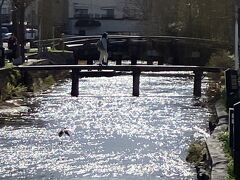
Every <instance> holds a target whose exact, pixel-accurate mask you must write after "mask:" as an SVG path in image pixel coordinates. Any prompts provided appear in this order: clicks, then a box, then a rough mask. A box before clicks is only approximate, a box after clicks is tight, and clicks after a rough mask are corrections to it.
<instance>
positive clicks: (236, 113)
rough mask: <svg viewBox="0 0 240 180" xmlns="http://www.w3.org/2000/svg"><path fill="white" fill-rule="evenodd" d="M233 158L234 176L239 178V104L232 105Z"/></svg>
mask: <svg viewBox="0 0 240 180" xmlns="http://www.w3.org/2000/svg"><path fill="white" fill-rule="evenodd" d="M233 107H234V126H233V132H234V133H233V135H234V136H233V158H234V174H235V176H236V177H237V179H238V178H240V102H238V103H236V104H234V106H233Z"/></svg>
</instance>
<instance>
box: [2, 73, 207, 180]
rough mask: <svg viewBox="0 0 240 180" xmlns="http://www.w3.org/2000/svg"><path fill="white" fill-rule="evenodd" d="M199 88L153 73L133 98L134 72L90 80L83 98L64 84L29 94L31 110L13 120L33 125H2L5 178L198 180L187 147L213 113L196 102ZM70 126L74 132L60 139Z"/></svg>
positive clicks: (82, 85) (189, 81) (82, 88)
mask: <svg viewBox="0 0 240 180" xmlns="http://www.w3.org/2000/svg"><path fill="white" fill-rule="evenodd" d="M203 86H204V87H206V84H203ZM192 87H193V79H191V78H183V77H182V78H180V77H176V78H173V77H148V76H146V77H141V85H140V97H132V95H131V94H132V77H131V76H122V77H112V78H105V77H102V78H88V79H81V80H80V89H79V90H80V92H79V94H80V96H79V97H78V98H76V97H70V95H69V93H70V91H71V82H70V81H66V82H64V83H61V84H60V85H58V86H56V87H54V88H53V90H52V91H51V92H49V93H42V94H40V95H38V96H37V97H35V98H32V99H29V102H30V104H31V108H32V111H31V112H29V113H28V114H22V117H21V118H19V117H16V118H15V120H14V121H17V120H21V121H22V122H28V123H26V124H24V123H22V124H21V125H17V123H16V126H13V125H5V126H3V127H2V128H1V129H0V140H1V145H0V150H1V154H0V161H1V165H0V177H1V178H5V179H16V178H24V179H69V178H71V179H75V178H76V179H79V178H80V179H95V178H98V179H99V178H101V179H132V180H134V179H151V180H152V179H166V180H167V179H196V178H195V176H196V175H195V170H194V168H193V167H192V166H191V165H190V164H188V163H187V162H186V161H185V157H186V151H187V147H188V145H189V143H191V142H192V141H193V140H194V138H195V137H203V134H201V133H200V132H198V131H197V128H196V127H198V128H201V129H202V130H204V131H205V127H206V126H207V120H208V118H209V117H210V116H211V111H209V110H208V109H207V108H202V107H194V106H193V105H192V104H193V102H194V98H193V96H192V91H193V90H192ZM29 122H31V123H29ZM64 127H67V128H70V129H72V132H70V133H71V136H70V137H68V136H63V137H61V138H59V137H58V135H57V133H58V132H59V130H60V129H62V128H64ZM194 127H195V128H194Z"/></svg>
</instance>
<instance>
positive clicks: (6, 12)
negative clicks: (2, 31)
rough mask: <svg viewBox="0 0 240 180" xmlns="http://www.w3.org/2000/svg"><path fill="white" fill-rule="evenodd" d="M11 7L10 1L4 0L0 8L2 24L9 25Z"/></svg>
mask: <svg viewBox="0 0 240 180" xmlns="http://www.w3.org/2000/svg"><path fill="white" fill-rule="evenodd" d="M11 11H12V6H11V2H10V0H5V1H4V3H3V6H2V12H1V13H2V14H1V20H2V23H9V22H10V21H11Z"/></svg>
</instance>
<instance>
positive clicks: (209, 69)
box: [17, 65, 224, 73]
mask: <svg viewBox="0 0 240 180" xmlns="http://www.w3.org/2000/svg"><path fill="white" fill-rule="evenodd" d="M17 68H18V69H20V70H21V69H22V70H70V69H78V70H114V71H133V70H135V69H138V70H139V71H145V72H147V71H148V72H159V71H196V70H199V71H202V72H215V73H219V72H221V71H222V70H224V68H217V67H216V68H213V67H200V66H165V65H112V66H98V65H37V66H24V65H21V66H18V67H17Z"/></svg>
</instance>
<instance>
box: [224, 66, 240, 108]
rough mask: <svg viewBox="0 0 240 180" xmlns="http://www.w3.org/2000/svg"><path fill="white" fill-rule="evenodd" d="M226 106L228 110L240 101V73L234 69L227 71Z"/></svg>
mask: <svg viewBox="0 0 240 180" xmlns="http://www.w3.org/2000/svg"><path fill="white" fill-rule="evenodd" d="M225 86H226V96H227V98H226V105H227V109H228V108H231V107H233V105H234V104H235V103H237V102H238V101H239V88H238V72H237V71H236V70H233V69H227V70H226V71H225Z"/></svg>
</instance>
